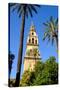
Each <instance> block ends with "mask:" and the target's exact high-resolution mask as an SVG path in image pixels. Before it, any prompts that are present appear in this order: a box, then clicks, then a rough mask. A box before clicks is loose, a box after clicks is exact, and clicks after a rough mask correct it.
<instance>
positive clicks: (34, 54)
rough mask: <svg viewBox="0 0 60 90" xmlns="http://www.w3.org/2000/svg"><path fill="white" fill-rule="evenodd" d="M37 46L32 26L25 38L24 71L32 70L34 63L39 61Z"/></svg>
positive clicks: (36, 38)
mask: <svg viewBox="0 0 60 90" xmlns="http://www.w3.org/2000/svg"><path fill="white" fill-rule="evenodd" d="M38 46H39V44H38V36H37V34H36V31H35V26H34V25H33V24H32V25H31V27H30V32H29V35H28V38H27V45H26V53H25V57H24V71H26V70H33V69H34V66H35V63H36V62H37V61H38V60H41V56H40V52H39V50H38Z"/></svg>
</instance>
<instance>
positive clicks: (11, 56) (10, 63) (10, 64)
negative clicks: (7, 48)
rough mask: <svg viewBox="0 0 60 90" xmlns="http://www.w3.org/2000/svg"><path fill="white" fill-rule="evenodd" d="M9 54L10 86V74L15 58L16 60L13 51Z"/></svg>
mask: <svg viewBox="0 0 60 90" xmlns="http://www.w3.org/2000/svg"><path fill="white" fill-rule="evenodd" d="M8 56H9V59H8V69H9V86H10V74H11V70H12V64H13V60H14V58H15V56H14V54H12V53H11V52H9V55H8Z"/></svg>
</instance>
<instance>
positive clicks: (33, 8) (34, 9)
mask: <svg viewBox="0 0 60 90" xmlns="http://www.w3.org/2000/svg"><path fill="white" fill-rule="evenodd" d="M31 9H32V10H33V11H34V12H35V13H37V10H36V8H35V7H34V6H33V5H31Z"/></svg>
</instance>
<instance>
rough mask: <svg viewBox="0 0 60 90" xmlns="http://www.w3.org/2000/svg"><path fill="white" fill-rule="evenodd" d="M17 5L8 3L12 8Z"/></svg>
mask: <svg viewBox="0 0 60 90" xmlns="http://www.w3.org/2000/svg"><path fill="white" fill-rule="evenodd" d="M16 4H17V3H9V5H10V7H14V6H15V5H16Z"/></svg>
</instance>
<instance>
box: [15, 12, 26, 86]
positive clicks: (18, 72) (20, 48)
mask: <svg viewBox="0 0 60 90" xmlns="http://www.w3.org/2000/svg"><path fill="white" fill-rule="evenodd" d="M24 27H25V13H24V12H23V15H22V27H21V32H20V46H19V53H18V63H17V74H16V81H15V87H18V86H19V83H20V77H21V66H22V54H23V40H24Z"/></svg>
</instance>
